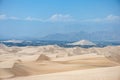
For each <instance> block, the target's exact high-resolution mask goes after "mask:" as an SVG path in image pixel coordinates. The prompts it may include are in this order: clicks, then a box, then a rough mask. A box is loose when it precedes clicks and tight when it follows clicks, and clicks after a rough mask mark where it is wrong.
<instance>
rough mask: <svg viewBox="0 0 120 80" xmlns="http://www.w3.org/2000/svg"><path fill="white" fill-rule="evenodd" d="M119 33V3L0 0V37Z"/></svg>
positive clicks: (115, 0)
mask: <svg viewBox="0 0 120 80" xmlns="http://www.w3.org/2000/svg"><path fill="white" fill-rule="evenodd" d="M119 30H120V0H0V38H13V39H14V38H40V37H43V36H46V35H49V34H55V33H70V32H80V31H86V32H96V31H114V32H116V31H119Z"/></svg>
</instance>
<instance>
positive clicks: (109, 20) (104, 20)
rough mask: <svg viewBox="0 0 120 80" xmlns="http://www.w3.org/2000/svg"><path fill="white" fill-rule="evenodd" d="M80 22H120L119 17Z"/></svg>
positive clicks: (110, 16) (111, 16) (112, 16)
mask: <svg viewBox="0 0 120 80" xmlns="http://www.w3.org/2000/svg"><path fill="white" fill-rule="evenodd" d="M81 22H98V23H99V22H110V23H111V22H114V23H115V22H120V16H115V15H108V16H106V17H104V18H95V19H86V20H81Z"/></svg>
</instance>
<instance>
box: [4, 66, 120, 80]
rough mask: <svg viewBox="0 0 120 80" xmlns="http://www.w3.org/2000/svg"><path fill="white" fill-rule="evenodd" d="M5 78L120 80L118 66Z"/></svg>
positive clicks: (25, 79) (20, 79)
mask: <svg viewBox="0 0 120 80" xmlns="http://www.w3.org/2000/svg"><path fill="white" fill-rule="evenodd" d="M5 80H120V67H107V68H97V69H89V70H77V71H68V72H61V73H53V74H45V75H36V76H29V77H18V78H13V79H5Z"/></svg>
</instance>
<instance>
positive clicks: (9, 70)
mask: <svg viewBox="0 0 120 80" xmlns="http://www.w3.org/2000/svg"><path fill="white" fill-rule="evenodd" d="M119 57H120V46H108V47H104V48H96V47H93V48H88V49H86V48H80V47H73V48H63V47H59V46H56V45H48V46H36V47H35V46H28V47H7V46H5V45H1V46H0V80H27V79H29V80H120V58H119Z"/></svg>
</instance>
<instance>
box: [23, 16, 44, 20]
mask: <svg viewBox="0 0 120 80" xmlns="http://www.w3.org/2000/svg"><path fill="white" fill-rule="evenodd" d="M25 20H27V21H42V19H40V18H33V17H31V16H29V17H26V18H25Z"/></svg>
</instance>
